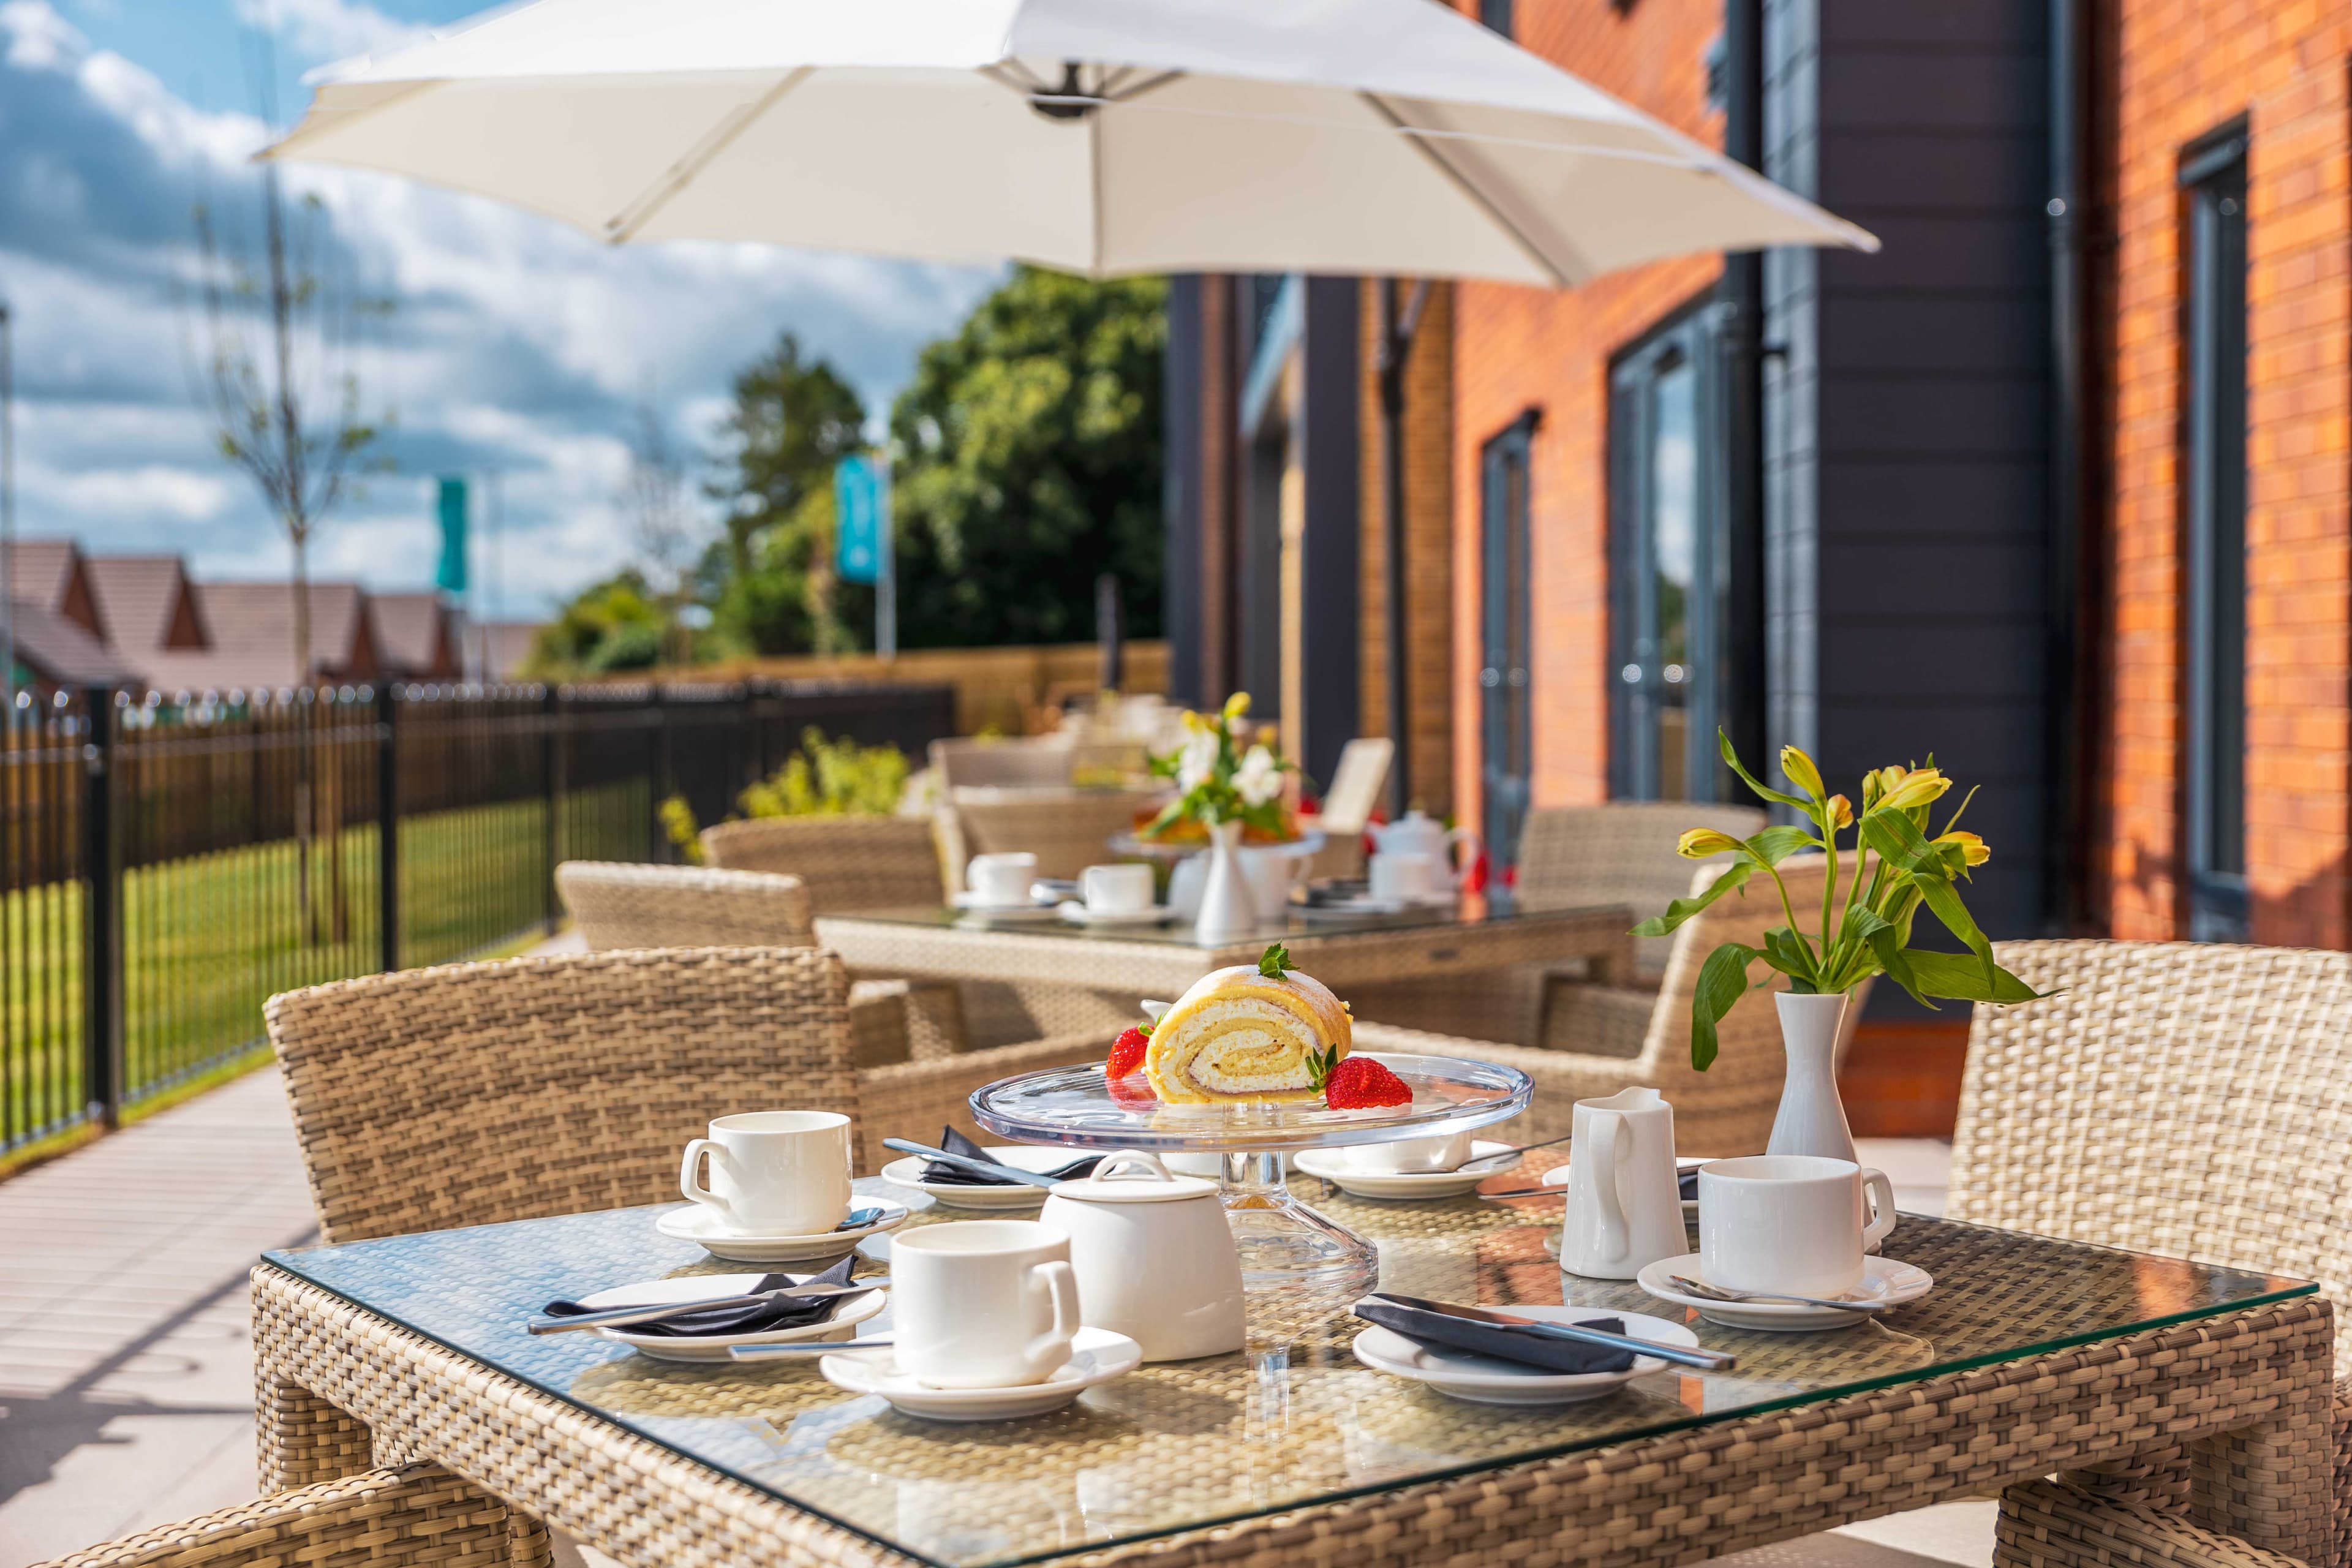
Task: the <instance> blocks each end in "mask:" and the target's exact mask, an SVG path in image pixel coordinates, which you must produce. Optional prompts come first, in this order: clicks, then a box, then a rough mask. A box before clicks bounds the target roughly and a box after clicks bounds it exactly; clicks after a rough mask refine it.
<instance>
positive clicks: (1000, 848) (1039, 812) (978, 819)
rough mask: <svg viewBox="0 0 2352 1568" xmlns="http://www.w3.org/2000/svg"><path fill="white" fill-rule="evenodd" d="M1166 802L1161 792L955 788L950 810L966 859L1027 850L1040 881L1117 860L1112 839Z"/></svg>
mask: <svg viewBox="0 0 2352 1568" xmlns="http://www.w3.org/2000/svg"><path fill="white" fill-rule="evenodd" d="M1167 798H1168V793H1167V792H1166V791H1165V790H1122V789H1112V790H1091V789H1066V790H1025V789H959V790H957V791H955V792H954V794H953V795H952V797H951V800H952V804H951V805H950V807H949V809H950V810H951V811H953V812H954V813H955V814H956V820H957V823H958V825H959V826H961V829H962V837H963V847H964V851H965V853H966V854H967V855H968V856H969V855H991V854H997V853H1000V852H1005V851H1019V850H1026V851H1028V852H1029V853H1030V854H1033V855H1034V856H1036V857H1037V874H1038V875H1039V876H1041V877H1075V876H1076V875H1077V874H1078V873H1079V872H1080V871H1083V870H1085V869H1086V868H1087V867H1089V866H1100V865H1102V864H1104V863H1105V862H1107V861H1109V860H1112V859H1114V858H1116V857H1114V856H1113V855H1112V854H1111V852H1110V839H1111V836H1112V835H1114V834H1118V833H1127V832H1131V831H1132V830H1133V829H1134V827H1135V825H1136V821H1137V819H1138V818H1139V817H1141V818H1143V819H1145V820H1149V819H1150V814H1151V813H1152V812H1154V811H1156V810H1158V809H1159V807H1160V803H1161V802H1162V801H1164V800H1166V799H1167Z"/></svg>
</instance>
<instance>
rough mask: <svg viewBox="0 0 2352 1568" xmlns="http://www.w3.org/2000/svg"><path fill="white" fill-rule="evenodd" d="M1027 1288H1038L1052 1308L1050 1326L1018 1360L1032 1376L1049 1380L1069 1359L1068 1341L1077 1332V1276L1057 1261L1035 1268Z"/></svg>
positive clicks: (1055, 1259)
mask: <svg viewBox="0 0 2352 1568" xmlns="http://www.w3.org/2000/svg"><path fill="white" fill-rule="evenodd" d="M1029 1279H1030V1289H1033V1290H1038V1289H1042V1290H1044V1291H1045V1295H1046V1297H1047V1299H1048V1300H1049V1301H1050V1302H1051V1304H1052V1306H1053V1309H1054V1326H1053V1327H1052V1328H1050V1329H1048V1330H1046V1331H1045V1332H1044V1333H1042V1334H1039V1335H1038V1336H1037V1337H1036V1338H1035V1339H1034V1340H1031V1341H1030V1342H1029V1343H1028V1346H1027V1348H1025V1349H1024V1350H1023V1352H1021V1357H1022V1360H1023V1362H1024V1363H1025V1364H1026V1365H1027V1366H1028V1368H1029V1371H1030V1373H1031V1374H1032V1375H1034V1376H1036V1377H1041V1378H1044V1377H1051V1376H1053V1375H1054V1374H1055V1373H1056V1372H1059V1371H1060V1370H1061V1369H1062V1363H1064V1362H1066V1361H1068V1360H1069V1359H1070V1339H1071V1336H1073V1335H1074V1334H1076V1332H1077V1331H1078V1277H1077V1275H1076V1272H1075V1271H1073V1270H1072V1269H1071V1268H1070V1266H1069V1265H1068V1264H1066V1263H1065V1262H1063V1261H1062V1260H1061V1259H1060V1258H1048V1259H1046V1260H1045V1262H1043V1263H1040V1264H1039V1265H1037V1267H1036V1268H1035V1270H1034V1272H1032V1273H1031V1274H1030V1276H1029Z"/></svg>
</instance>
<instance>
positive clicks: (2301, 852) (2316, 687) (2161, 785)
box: [2099, 0, 2352, 948]
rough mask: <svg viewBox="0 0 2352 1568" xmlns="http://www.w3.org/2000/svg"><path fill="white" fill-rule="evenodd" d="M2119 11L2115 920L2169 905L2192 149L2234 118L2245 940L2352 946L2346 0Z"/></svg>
mask: <svg viewBox="0 0 2352 1568" xmlns="http://www.w3.org/2000/svg"><path fill="white" fill-rule="evenodd" d="M2102 25H2103V26H2105V27H2107V28H2110V29H2112V31H2111V33H2110V37H2109V38H2108V40H2107V47H2108V48H2109V49H2111V51H2112V59H2111V66H2110V68H2111V72H2112V75H2111V80H2112V84H2113V88H2112V90H2113V95H2114V96H2113V108H2112V110H2111V112H2112V114H2113V117H2114V118H2113V133H2112V146H2111V147H2110V148H2108V149H2106V150H2105V151H2106V153H2107V160H2108V163H2109V166H2108V168H2107V169H2106V170H2105V175H2106V178H2107V179H2108V180H2109V181H2110V182H2112V193H2113V194H2112V208H2111V221H2112V227H2113V230H2114V235H2115V249H2114V253H2113V259H2112V262H2111V267H2112V273H2111V276H2110V278H2109V279H2108V282H2109V286H2110V287H2111V289H2112V291H2113V296H2112V297H2113V300H2114V310H2115V315H2114V319H2113V332H2112V349H2111V351H2110V352H2111V357H2110V360H2109V363H2108V364H2107V366H2106V374H2107V375H2108V377H2109V396H2110V399H2111V406H2112V409H2113V416H2114V417H2113V430H2112V443H2113V445H2112V449H2111V450H2110V451H2109V452H2108V453H2107V454H2106V457H2107V460H2108V463H2109V464H2110V466H2111V471H2112V475H2113V494H2112V498H2111V502H2110V505H2111V511H2110V517H2109V527H2110V529H2111V537H2112V557H2111V560H2110V562H2109V565H2108V569H2109V572H2110V573H2111V581H2112V594H2113V602H2112V605H2110V607H2109V612H2108V613H2109V616H2110V617H2111V620H2110V624H2111V626H2112V627H2113V638H2112V649H2111V656H2112V659H2113V667H2112V669H2111V671H2110V672H2109V675H2110V680H2111V686H2110V689H2111V691H2112V692H2113V698H2112V710H2111V713H2110V715H2109V721H2108V726H2107V734H2106V745H2107V749H2108V757H2107V768H2106V780H2105V797H2106V798H2105V805H2106V811H2107V816H2108V818H2109V820H2108V824H2107V834H2106V839H2107V852H2106V855H2105V865H2104V867H2103V868H2102V869H2103V872H2104V878H2103V881H2104V886H2103V888H2102V889H2099V890H2100V891H2103V892H2104V894H2105V907H2106V910H2107V912H2108V921H2109V926H2110V929H2111V931H2112V934H2114V935H2115V936H2117V937H2125V938H2132V937H2144V938H2162V937H2173V936H2179V935H2182V934H2185V927H2184V925H2183V922H2182V916H2181V891H2182V890H2181V872H2180V865H2181V859H2180V857H2181V823H2180V819H2179V799H2180V779H2181V775H2182V771H2183V769H2182V763H2183V759H2182V757H2181V754H2180V747H2181V736H2182V651H2181V649H2182V637H2183V609H2182V605H2183V590H2184V587H2185V586H2186V584H2184V582H2183V580H2182V572H2183V566H2182V563H2183V553H2182V521H2181V505H2180V488H2179V487H2180V482H2181V472H2180V434H2179V420H2180V416H2181V405H2180V389H2181V386H2182V384H2183V374H2182V345H2181V337H2180V319H2181V318H2180V312H2181V270H2180V269H2181V243H2180V230H2181V196H2180V193H2179V188H2178V182H2177V169H2178V165H2179V155H2180V151H2181V149H2182V147H2183V146H2184V145H2186V144H2187V143H2189V142H2192V141H2194V140H2196V139H2197V138H2199V137H2200V136H2203V135H2205V134H2206V133H2207V132H2211V131H2213V130H2214V129H2216V128H2217V127H2220V126H2222V125H2224V124H2227V123H2228V122H2230V121H2232V120H2234V119H2236V118H2237V117H2238V116H2240V115H2243V116H2245V118H2246V122H2247V204H2246V224H2247V296H2248V320H2247V408H2246V415H2247V428H2248V439H2247V450H2246V459H2247V470H2248V476H2247V477H2248V487H2247V510H2246V539H2247V556H2248V563H2247V612H2246V614H2247V637H2246V640H2247V651H2246V714H2247V720H2246V752H2247V759H2246V861H2247V880H2248V891H2249V901H2250V915H2251V922H2252V930H2251V932H2250V934H2251V936H2252V940H2253V941H2255V942H2263V943H2270V944H2277V945H2284V946H2316V947H2332V948H2342V947H2346V946H2352V881H2347V869H2346V854H2347V833H2352V770H2347V751H2352V711H2347V705H2348V704H2352V495H2348V492H2352V147H2347V137H2352V99H2347V80H2352V7H2347V6H2346V5H2343V4H2341V3H2340V0H2336V3H2329V0H2234V3H2230V4H2219V3H2216V0H2127V3H2126V4H2124V5H2121V7H2120V9H2119V12H2118V13H2115V14H2110V15H2107V16H2103V17H2102Z"/></svg>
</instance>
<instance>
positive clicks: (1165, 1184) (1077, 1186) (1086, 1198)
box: [1053, 1149, 1217, 1204]
mask: <svg viewBox="0 0 2352 1568" xmlns="http://www.w3.org/2000/svg"><path fill="white" fill-rule="evenodd" d="M1119 1167H1132V1168H1136V1169H1139V1170H1141V1171H1142V1172H1143V1174H1142V1175H1140V1176H1127V1177H1123V1178H1121V1179H1118V1180H1116V1181H1114V1180H1111V1179H1110V1173H1111V1172H1112V1171H1113V1170H1114V1169H1116V1168H1119ZM1216 1193H1217V1184H1216V1183H1214V1182H1204V1181H1202V1179H1201V1178H1200V1177H1198V1176H1179V1175H1177V1174H1175V1173H1172V1172H1171V1171H1170V1170H1169V1169H1168V1167H1167V1166H1166V1165H1164V1164H1162V1163H1160V1156H1159V1155H1157V1154H1147V1153H1145V1152H1143V1151H1142V1150H1140V1149H1121V1150H1118V1151H1117V1152H1114V1153H1109V1154H1106V1155H1104V1156H1103V1157H1102V1159H1101V1161H1100V1162H1099V1163H1097V1165H1096V1166H1095V1169H1094V1173H1093V1174H1092V1175H1089V1176H1081V1177H1079V1178H1077V1179H1076V1180H1075V1181H1068V1182H1055V1184H1054V1187H1053V1195H1054V1196H1055V1197H1057V1198H1069V1199H1071V1200H1073V1201H1075V1202H1077V1203H1082V1204H1167V1203H1178V1202H1181V1201H1183V1200H1185V1199H1189V1198H1202V1197H1214V1196H1215V1195H1216Z"/></svg>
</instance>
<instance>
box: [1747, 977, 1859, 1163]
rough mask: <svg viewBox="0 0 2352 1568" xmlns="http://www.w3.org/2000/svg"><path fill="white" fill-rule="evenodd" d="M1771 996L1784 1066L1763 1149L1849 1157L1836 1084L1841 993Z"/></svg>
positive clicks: (1850, 1133) (1842, 1010) (1846, 1129)
mask: <svg viewBox="0 0 2352 1568" xmlns="http://www.w3.org/2000/svg"><path fill="white" fill-rule="evenodd" d="M1773 1000H1774V1001H1775V1002H1777V1003H1778V1004H1779V1005H1780V1044H1781V1047H1782V1048H1783V1049H1784V1050H1785V1051H1786V1052H1787V1055H1788V1061H1789V1070H1788V1077H1787V1079H1785V1080H1784V1081H1783V1082H1782V1083H1781V1085H1780V1114H1778V1115H1777V1116H1775V1117H1773V1118H1772V1141H1771V1142H1769V1144H1767V1145H1766V1146H1765V1152H1766V1153H1768V1154H1819V1155H1822V1157H1824V1158H1826V1159H1831V1160H1852V1159H1853V1157H1854V1154H1853V1129H1852V1128H1850V1127H1848V1126H1847V1125H1846V1121H1845V1105H1844V1103H1843V1101H1841V1100H1839V1099H1838V1087H1837V1041H1838V1026H1839V1024H1840V1023H1841V1022H1842V1021H1843V1019H1844V1017H1845V1006H1846V995H1845V993H1843V992H1842V991H1841V992H1835V993H1832V994H1830V995H1827V996H1806V995H1800V994H1797V993H1796V992H1793V991H1779V992H1775V993H1773ZM1856 1163H1860V1162H1858V1161H1857V1162H1856Z"/></svg>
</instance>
